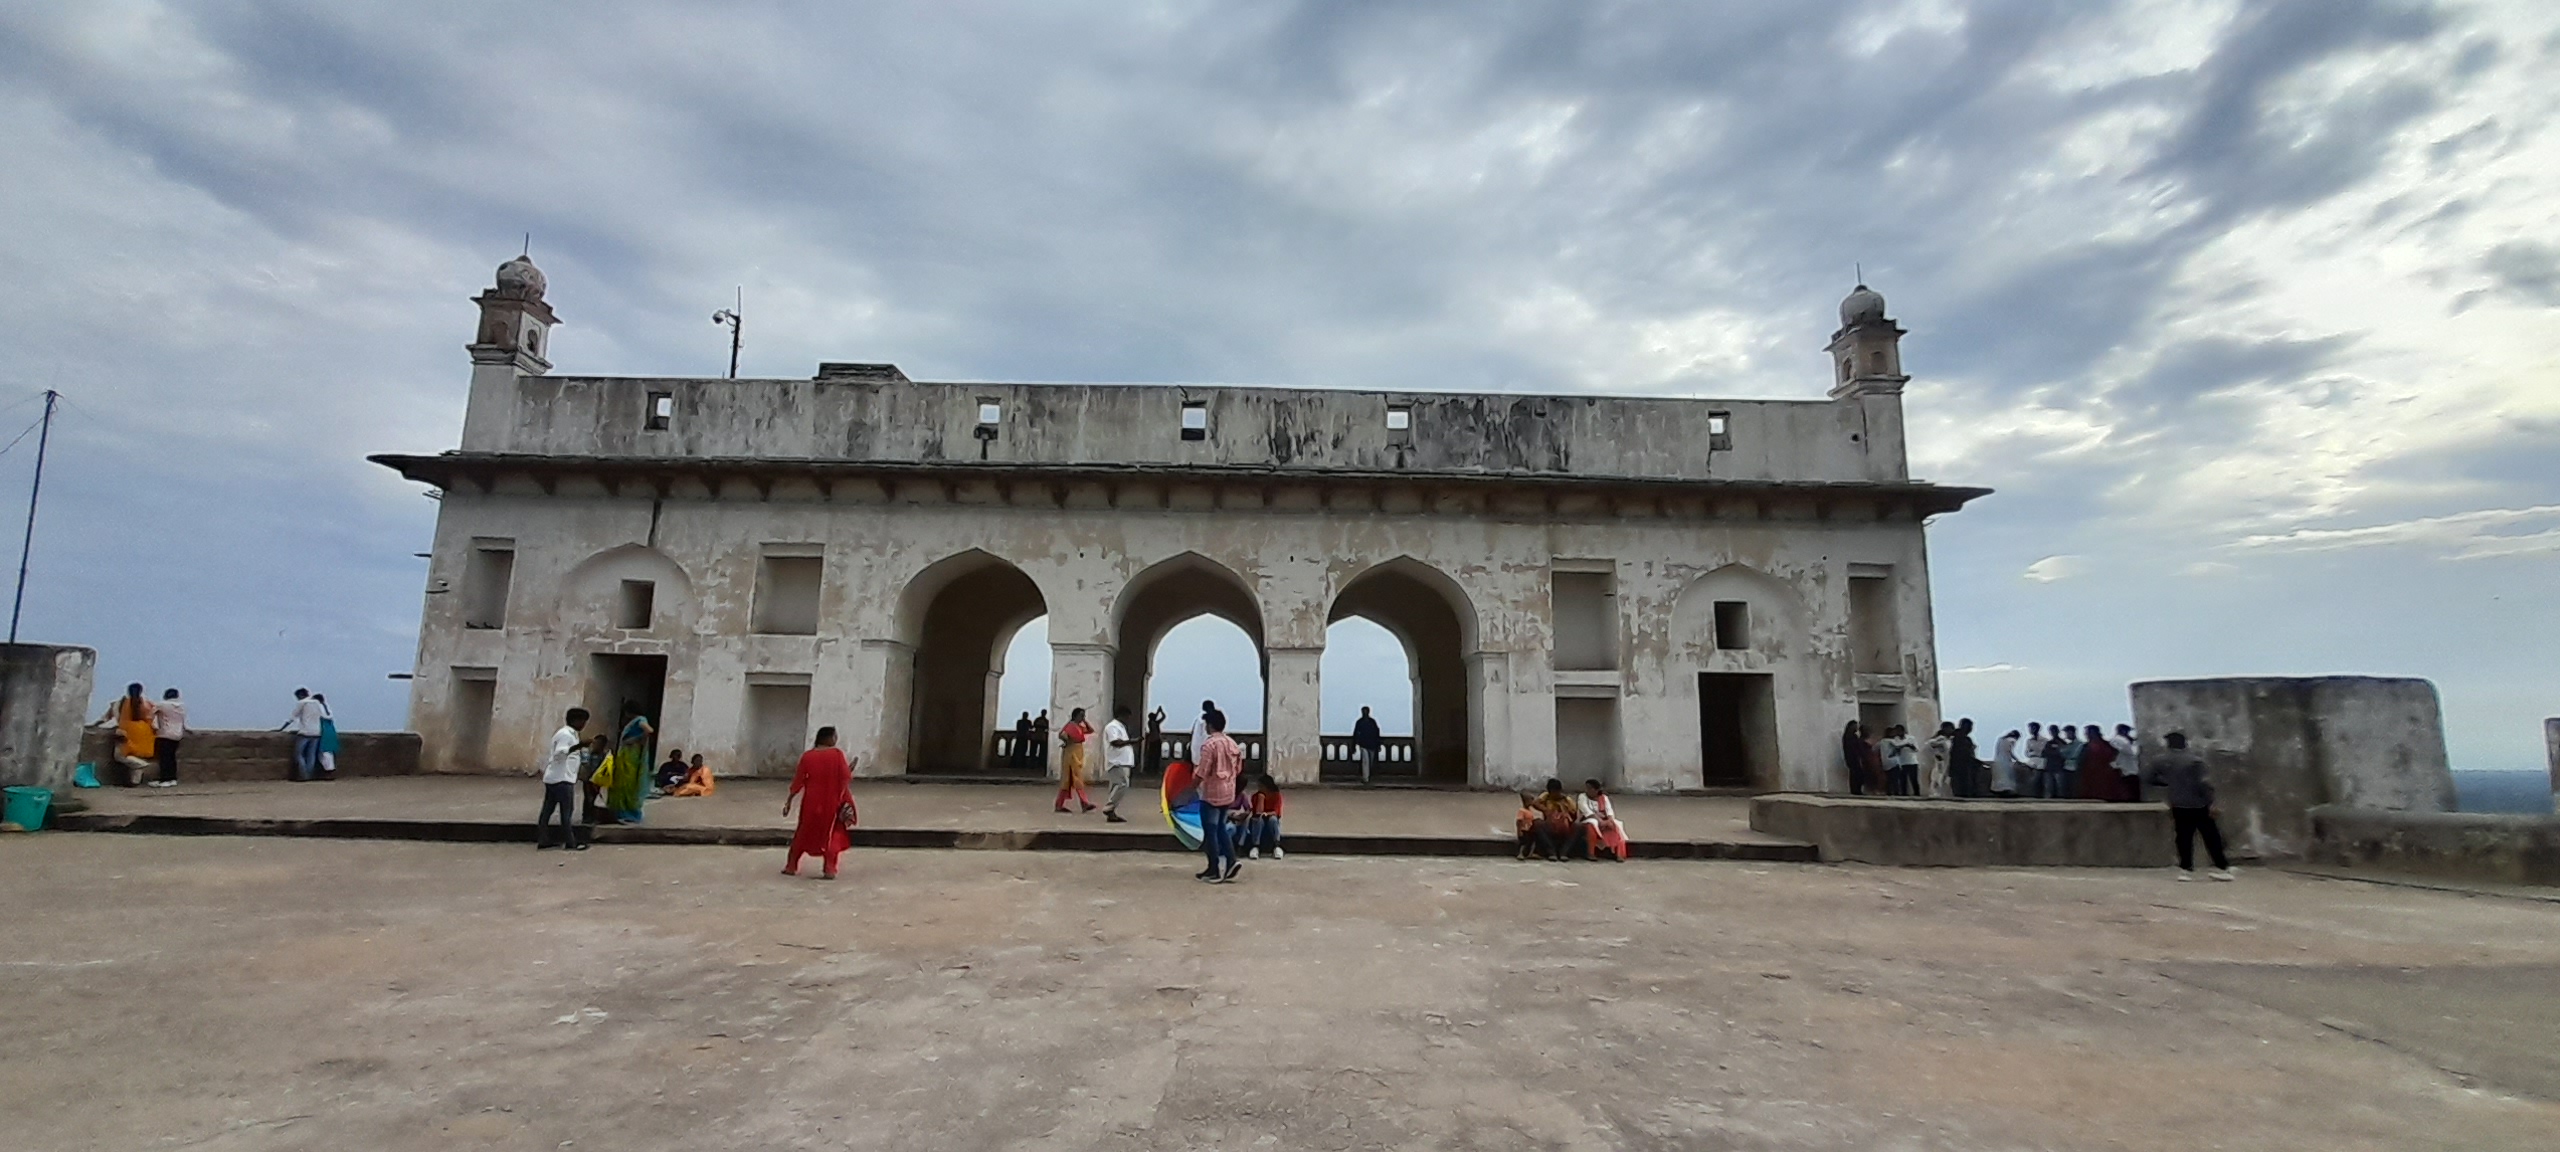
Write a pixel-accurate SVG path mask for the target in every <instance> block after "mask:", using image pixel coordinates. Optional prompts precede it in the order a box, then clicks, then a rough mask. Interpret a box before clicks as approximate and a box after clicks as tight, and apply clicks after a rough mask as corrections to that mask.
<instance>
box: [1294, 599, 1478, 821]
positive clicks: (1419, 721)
mask: <svg viewBox="0 0 2560 1152" xmlns="http://www.w3.org/2000/svg"><path fill="white" fill-rule="evenodd" d="M1353 617H1358V618H1360V619H1363V620H1367V621H1369V622H1371V623H1373V624H1376V625H1377V626H1378V627H1380V628H1382V629H1384V630H1385V631H1386V632H1387V633H1389V634H1390V635H1392V636H1394V637H1395V638H1396V639H1397V640H1398V641H1399V642H1400V643H1401V644H1402V646H1403V648H1404V651H1405V653H1406V658H1407V661H1408V667H1409V668H1410V669H1411V679H1412V684H1413V688H1412V697H1411V699H1412V704H1411V706H1410V715H1411V731H1412V736H1411V737H1410V740H1411V751H1412V758H1411V760H1410V761H1396V762H1390V763H1387V764H1381V765H1379V766H1378V771H1379V773H1380V774H1382V775H1384V776H1385V777H1386V778H1388V779H1394V778H1395V777H1396V776H1398V775H1401V776H1402V777H1403V778H1405V779H1408V780H1415V781H1419V782H1423V783H1433V784H1465V783H1467V782H1468V781H1469V779H1470V777H1471V775H1472V760H1473V750H1472V748H1471V741H1470V736H1469V734H1470V731H1471V727H1472V725H1471V722H1470V717H1471V716H1472V715H1473V714H1474V702H1473V696H1474V692H1475V685H1474V683H1473V677H1472V676H1470V675H1469V673H1468V668H1467V658H1468V657H1469V656H1470V655H1472V654H1473V653H1474V652H1475V644H1476V639H1475V637H1476V632H1475V609H1474V607H1473V606H1472V605H1471V604H1469V603H1468V602H1467V598H1466V593H1465V592H1463V591H1461V590H1460V589H1459V588H1458V585H1457V582H1456V581H1453V580H1451V579H1449V577H1448V576H1447V575H1445V574H1443V573H1441V572H1440V571H1439V570H1438V569H1435V568H1433V567H1431V566H1430V565H1427V564H1424V563H1422V562H1420V561H1418V560H1414V559H1413V558H1411V557H1397V558H1396V559H1393V560H1389V561H1387V562H1386V563H1383V564H1380V565H1378V566H1377V567H1374V568H1371V569H1369V570H1368V571H1366V572H1363V573H1361V574H1360V575H1359V576H1358V577H1356V578H1354V579H1353V580H1352V581H1351V582H1350V583H1349V584H1346V585H1343V588H1342V591H1341V592H1340V593H1339V594H1337V595H1335V597H1334V599H1333V607H1332V609H1331V610H1330V611H1329V612H1327V613H1326V615H1325V622H1326V623H1327V624H1328V625H1333V624H1338V623H1340V622H1342V621H1344V620H1347V619H1350V618H1353ZM1329 634H1330V633H1328V635H1329ZM1329 685H1330V681H1328V686H1329ZM1372 707H1375V705H1372ZM1358 714H1359V709H1358V707H1357V706H1356V705H1355V706H1354V707H1353V708H1352V715H1354V716H1357V715H1358ZM1384 727H1385V725H1384V724H1383V723H1382V724H1381V725H1380V728H1381V729H1383V728H1384ZM1326 728H1327V729H1328V731H1327V732H1326V735H1325V743H1326V745H1327V746H1328V747H1329V748H1330V747H1331V746H1333V745H1335V744H1336V743H1337V740H1338V741H1339V742H1341V743H1344V744H1348V742H1349V741H1350V737H1351V729H1350V728H1349V727H1348V725H1347V724H1346V726H1345V727H1343V728H1341V729H1338V730H1336V729H1334V728H1333V726H1332V725H1331V724H1330V723H1328V724H1327V725H1326ZM1390 768H1392V769H1394V771H1392V772H1390V771H1388V770H1389V769H1390ZM1324 772H1325V773H1326V774H1327V776H1329V777H1331V778H1335V779H1358V778H1359V766H1358V764H1357V762H1356V761H1339V762H1337V761H1335V760H1333V759H1332V758H1331V757H1330V756H1328V758H1327V760H1326V763H1325V764H1324Z"/></svg>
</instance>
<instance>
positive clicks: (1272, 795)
mask: <svg viewBox="0 0 2560 1152" xmlns="http://www.w3.org/2000/svg"><path fill="white" fill-rule="evenodd" d="M1246 804H1247V806H1248V807H1247V808H1246V815H1245V820H1246V823H1245V829H1244V842H1245V850H1244V854H1245V859H1247V860H1258V859H1260V858H1261V857H1262V854H1263V853H1264V852H1265V851H1268V852H1270V853H1271V858H1272V859H1274V860H1277V859H1280V858H1281V857H1282V856H1284V855H1286V853H1284V852H1282V851H1281V850H1280V785H1279V783H1278V782H1277V781H1274V780H1273V779H1272V778H1270V777H1269V776H1265V777H1263V778H1262V780H1261V782H1260V783H1259V784H1256V785H1255V786H1254V790H1253V795H1252V796H1251V797H1250V798H1248V799H1247V801H1246Z"/></svg>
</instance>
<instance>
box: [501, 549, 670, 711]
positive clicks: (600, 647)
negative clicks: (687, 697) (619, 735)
mask: <svg viewBox="0 0 2560 1152" xmlns="http://www.w3.org/2000/svg"><path fill="white" fill-rule="evenodd" d="M561 584H562V587H563V589H564V594H563V597H562V601H561V605H560V614H559V617H558V618H559V619H560V620H561V621H562V622H563V623H564V624H565V625H567V630H568V632H569V634H570V636H571V637H572V640H571V645H572V648H573V659H575V660H576V661H577V664H576V666H577V667H578V668H579V669H580V670H581V671H583V672H584V673H585V674H586V685H585V688H584V690H583V691H582V692H581V693H580V701H581V703H582V705H583V706H584V707H585V708H586V709H587V711H589V712H590V713H593V714H594V716H595V718H596V719H595V723H596V728H595V729H594V730H595V731H604V732H608V733H609V734H610V733H616V732H619V730H620V728H621V725H622V723H623V712H624V710H625V709H636V710H637V711H638V712H639V714H640V715H642V716H646V717H648V719H649V723H650V725H651V726H652V727H653V728H655V729H656V730H657V732H658V734H659V739H661V740H671V739H672V738H673V736H671V733H673V734H676V735H682V734H683V733H682V726H680V725H675V726H671V723H670V721H671V718H670V717H669V716H668V715H667V704H668V699H667V697H668V690H667V689H668V679H669V658H670V656H671V654H673V653H674V652H675V651H676V650H677V649H678V647H679V644H678V643H677V642H678V641H680V640H681V638H683V637H684V636H685V635H686V634H687V633H688V632H689V630H690V629H691V628H692V624H693V580H692V578H691V577H688V576H687V575H685V571H684V568H683V567H682V566H681V565H679V564H677V563H676V562H675V561H674V560H672V559H669V558H668V557H667V555H666V554H665V553H663V552H660V551H658V550H657V549H655V548H651V547H649V546H648V545H645V544H624V545H620V546H618V547H614V548H608V549H605V550H604V551H602V552H598V553H596V554H595V555H593V556H589V557H587V558H586V559H585V560H582V561H580V562H579V563H578V566H577V567H576V568H573V569H571V570H570V572H569V576H568V578H567V579H565V580H563V581H562V582H561ZM494 706H495V696H494V693H492V695H491V707H492V708H494Z"/></svg>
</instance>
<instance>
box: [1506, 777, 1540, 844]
mask: <svg viewBox="0 0 2560 1152" xmlns="http://www.w3.org/2000/svg"><path fill="white" fill-rule="evenodd" d="M1511 826H1512V827H1513V828H1514V829H1516V830H1517V831H1518V832H1519V834H1520V859H1523V860H1526V859H1528V858H1529V849H1531V848H1532V847H1535V846H1536V845H1537V841H1538V798H1537V797H1536V796H1532V795H1530V794H1529V793H1526V792H1523V793H1521V794H1520V811H1519V812H1517V813H1515V814H1513V816H1512V817H1511Z"/></svg>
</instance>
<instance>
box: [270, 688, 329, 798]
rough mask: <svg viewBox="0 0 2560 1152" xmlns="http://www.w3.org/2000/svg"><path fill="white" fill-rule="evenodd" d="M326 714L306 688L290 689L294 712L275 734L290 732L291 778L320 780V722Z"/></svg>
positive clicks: (278, 726)
mask: <svg viewBox="0 0 2560 1152" xmlns="http://www.w3.org/2000/svg"><path fill="white" fill-rule="evenodd" d="M324 715H325V713H323V712H322V711H321V708H320V702H319V701H317V700H313V699H312V698H311V690H310V689H308V688H296V689H294V690H293V713H292V714H291V715H289V716H286V717H285V720H284V723H282V724H279V725H277V726H276V731H278V732H291V733H293V778H294V780H295V781H297V782H307V781H311V780H316V779H318V778H319V775H318V774H319V771H320V720H321V718H322V716H324Z"/></svg>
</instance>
